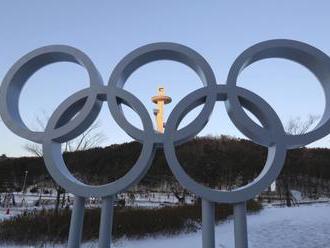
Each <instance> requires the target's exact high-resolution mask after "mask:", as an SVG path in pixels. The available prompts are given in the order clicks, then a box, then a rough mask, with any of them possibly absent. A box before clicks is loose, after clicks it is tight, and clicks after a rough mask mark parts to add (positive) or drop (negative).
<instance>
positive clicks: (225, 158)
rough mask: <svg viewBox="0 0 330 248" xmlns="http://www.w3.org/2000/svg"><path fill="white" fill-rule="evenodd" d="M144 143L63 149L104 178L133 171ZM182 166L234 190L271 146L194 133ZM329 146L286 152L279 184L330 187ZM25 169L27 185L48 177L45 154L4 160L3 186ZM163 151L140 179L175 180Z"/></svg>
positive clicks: (78, 169)
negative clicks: (44, 160)
mask: <svg viewBox="0 0 330 248" xmlns="http://www.w3.org/2000/svg"><path fill="white" fill-rule="evenodd" d="M141 148H142V145H141V144H139V143H137V142H130V143H124V144H120V145H111V146H109V147H106V148H94V149H90V150H87V151H79V152H73V153H65V154H64V160H65V161H66V163H67V165H68V168H69V170H70V171H71V172H72V173H73V174H74V175H75V176H76V177H77V178H79V179H80V180H81V181H83V182H86V183H87V182H88V183H89V184H103V183H107V182H111V181H114V180H116V179H117V178H119V177H121V176H123V175H124V174H125V173H127V172H128V171H129V169H130V168H131V167H132V165H133V164H134V163H135V161H136V160H137V158H138V156H139V154H140V151H141ZM177 156H178V158H179V161H180V162H181V164H182V166H183V167H184V169H185V170H186V171H187V172H188V174H189V175H190V176H191V177H193V178H194V179H195V180H197V181H199V182H201V183H203V184H207V185H209V186H212V187H216V188H219V189H220V188H221V189H226V190H231V189H233V188H235V187H238V186H241V185H244V184H246V183H248V182H250V181H251V180H253V179H254V178H255V177H256V176H257V175H258V174H259V173H260V171H261V170H262V168H263V166H264V163H265V160H266V156H267V149H266V148H264V147H262V146H259V145H255V144H254V143H252V142H250V141H247V140H244V139H236V138H231V137H227V136H221V137H204V138H196V139H194V140H192V141H190V142H188V143H186V144H184V145H181V146H179V147H177ZM329 162H330V150H329V149H325V148H322V149H321V148H313V149H311V148H301V149H295V150H291V151H289V152H288V156H287V159H286V163H285V165H284V169H283V170H282V172H281V175H280V177H279V179H278V185H279V186H280V187H283V188H285V187H287V186H288V184H289V185H290V188H295V189H299V190H302V191H303V193H306V194H309V193H310V194H328V193H329V192H330V184H329V182H330V166H329ZM25 171H28V176H27V179H26V184H27V185H32V184H36V183H40V182H45V181H49V180H50V176H49V175H48V173H47V171H46V167H45V165H44V162H43V159H42V158H34V157H22V158H8V159H4V160H2V161H0V191H12V190H16V191H20V190H21V189H22V185H23V181H24V176H25ZM173 181H174V178H173V175H172V173H171V171H170V170H169V167H168V165H167V162H166V159H165V156H164V153H163V151H162V150H161V149H160V150H158V151H157V152H156V155H155V158H154V161H153V164H152V166H151V169H150V170H149V171H148V173H147V175H146V176H145V178H144V179H143V180H142V181H141V183H140V185H145V186H153V187H157V186H161V185H163V184H164V183H169V182H173Z"/></svg>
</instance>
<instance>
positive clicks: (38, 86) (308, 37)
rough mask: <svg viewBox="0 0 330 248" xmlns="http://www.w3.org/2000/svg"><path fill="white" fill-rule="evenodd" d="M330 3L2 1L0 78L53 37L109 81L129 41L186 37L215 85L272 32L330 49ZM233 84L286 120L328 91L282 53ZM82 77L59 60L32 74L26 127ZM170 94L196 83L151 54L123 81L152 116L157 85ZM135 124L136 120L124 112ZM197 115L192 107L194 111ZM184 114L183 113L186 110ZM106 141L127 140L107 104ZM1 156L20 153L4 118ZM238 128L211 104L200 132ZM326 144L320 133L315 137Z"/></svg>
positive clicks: (320, 101)
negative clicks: (153, 59) (84, 56)
mask: <svg viewBox="0 0 330 248" xmlns="http://www.w3.org/2000/svg"><path fill="white" fill-rule="evenodd" d="M329 9H330V2H329V1H326V0H324V1H303V0H290V1H278V0H276V1H219V0H213V1H210V0H208V1H194V0H189V1H188V0H180V1H177V0H176V1H174V0H166V1H157V0H150V1H144V0H139V1H132V0H131V1H127V0H121V1H109V0H108V1H95V0H94V1H87V0H84V1H68V0H62V1H59V0H58V1H44V0H40V1H34V0H29V1H14V0H4V1H1V2H0V10H1V12H0V80H1V79H2V78H3V77H4V76H5V74H6V72H7V71H8V69H9V68H10V67H11V66H12V64H13V63H14V62H15V61H16V60H17V59H19V58H20V57H21V56H23V55H24V54H25V53H27V52H30V51H31V50H33V49H35V48H38V47H40V46H44V45H49V44H66V45H71V46H74V47H77V48H79V49H81V50H82V51H84V52H85V53H87V54H88V55H89V56H90V58H91V59H92V60H93V61H94V63H95V64H96V66H97V68H98V69H99V71H100V73H101V74H102V76H103V78H104V81H105V83H107V80H108V78H109V75H110V73H111V71H112V70H113V68H114V66H115V65H116V63H118V62H119V60H120V59H121V58H123V57H124V56H125V55H126V54H127V53H129V52H130V51H132V50H133V49H135V48H137V47H139V46H141V45H144V44H147V43H152V42H160V41H170V42H177V43H181V44H184V45H187V46H189V47H191V48H193V49H195V50H196V51H197V52H199V53H200V54H201V55H202V56H204V57H205V58H206V59H207V60H208V62H209V63H210V65H211V66H212V68H213V70H214V72H215V75H216V77H217V80H218V83H224V81H225V79H226V76H227V73H228V70H229V68H230V65H231V64H232V62H233V61H234V59H235V58H236V57H237V56H238V55H239V54H240V53H241V52H243V50H245V49H246V48H248V47H249V46H251V45H253V44H255V43H257V42H260V41H264V40H268V39H274V38H286V39H296V40H300V41H303V42H307V43H309V44H311V45H313V46H316V47H317V48H319V49H321V50H322V51H324V52H325V53H327V54H330V33H329V27H330V15H329ZM239 81H240V82H239V85H240V86H244V87H246V88H248V89H250V90H253V91H254V92H256V93H257V94H259V95H260V96H262V97H263V98H264V99H266V100H267V101H268V102H269V103H270V104H271V105H272V106H273V108H274V109H275V110H276V111H277V112H278V114H279V116H280V117H281V119H282V121H283V123H284V124H285V123H286V122H287V121H288V120H289V119H290V118H294V117H301V118H305V117H306V116H307V115H309V114H315V115H320V114H322V112H323V108H324V97H323V93H322V90H321V87H320V85H319V83H318V82H317V81H316V79H315V78H314V76H313V75H312V74H311V73H310V72H309V71H307V70H306V69H304V68H302V67H301V66H300V65H297V64H294V63H292V62H289V61H285V60H265V61H262V62H258V63H256V64H254V65H252V66H251V67H249V69H247V70H246V71H244V73H243V74H242V76H241V77H240V78H239ZM87 85H88V77H87V74H86V72H85V71H84V70H83V69H82V68H80V67H79V66H77V65H73V64H68V63H58V64H54V65H51V66H48V67H46V68H43V69H42V70H40V71H39V72H37V73H36V74H35V75H34V76H33V77H31V79H30V80H29V82H28V83H27V86H26V87H25V88H24V90H23V93H22V99H21V102H20V109H21V113H22V116H23V119H24V121H25V122H26V123H27V125H29V126H31V127H35V126H36V124H35V119H36V118H37V116H42V115H43V112H45V113H46V114H47V115H50V114H51V113H52V111H53V110H54V109H55V108H56V106H57V105H58V104H59V103H60V102H61V101H63V100H64V99H65V98H67V97H68V96H69V95H71V94H72V93H73V92H75V91H77V90H79V89H81V88H83V87H85V86H87ZM159 85H162V86H165V88H166V91H167V93H168V94H169V95H170V96H172V98H173V103H172V104H171V105H169V106H168V107H167V108H166V110H167V111H166V114H167V116H168V114H169V112H170V110H171V109H172V108H173V107H174V106H175V104H176V102H178V101H179V100H180V99H181V98H182V97H183V96H185V95H187V94H188V93H189V92H191V91H192V90H194V89H197V88H199V87H200V86H201V84H200V83H199V80H198V78H197V76H196V75H195V74H194V73H193V72H192V71H191V70H190V69H188V68H186V67H185V66H183V65H180V64H177V63H173V62H166V61H165V62H157V63H152V64H149V65H146V66H145V67H143V68H141V69H139V70H138V71H136V72H135V73H134V75H133V76H132V77H131V78H129V80H128V82H127V85H126V87H125V88H126V89H127V90H129V91H131V92H135V93H136V95H137V96H138V97H139V98H140V99H141V100H142V101H143V102H144V103H145V104H146V106H147V108H148V110H149V111H150V114H152V109H153V105H152V103H151V102H150V97H151V96H152V95H154V94H155V93H156V89H157V86H159ZM127 115H128V118H129V119H130V120H131V121H132V122H134V123H136V122H138V118H136V116H135V115H133V114H131V113H130V112H128V114H127ZM192 115H193V114H192ZM192 115H190V117H189V116H188V118H187V121H189V118H191V117H192ZM99 120H100V122H101V124H102V130H103V131H104V133H105V135H106V137H107V140H106V142H105V143H104V144H102V145H103V146H104V145H107V144H111V143H121V142H124V141H129V140H131V139H130V138H129V137H128V136H127V135H126V134H125V133H124V132H123V131H122V130H121V129H120V128H119V127H118V126H117V125H116V124H115V122H114V121H113V120H112V118H111V116H110V115H109V111H108V109H107V106H106V105H104V106H103V110H102V113H101V115H100V117H99ZM137 125H138V124H137ZM0 134H1V136H0V154H2V153H5V154H7V155H8V156H20V155H26V154H27V153H26V152H25V151H24V149H23V145H24V144H25V143H26V141H25V140H23V139H21V138H18V137H17V136H16V135H14V134H12V133H11V132H10V131H9V130H8V129H7V128H6V127H5V126H4V125H3V123H0ZM206 134H213V135H219V134H229V135H233V136H238V137H241V134H240V133H239V132H238V131H237V130H236V129H235V127H234V126H233V125H232V124H231V122H230V121H229V119H228V117H227V114H226V113H225V111H224V107H223V104H222V103H219V104H217V107H216V109H215V113H214V114H213V116H212V118H211V120H210V123H209V124H208V125H207V127H206V128H205V129H204V130H203V132H202V133H201V135H206ZM313 145H314V146H329V145H330V138H329V137H326V138H324V139H322V140H321V141H319V142H317V143H315V144H313Z"/></svg>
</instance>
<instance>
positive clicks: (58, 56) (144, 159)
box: [0, 39, 330, 203]
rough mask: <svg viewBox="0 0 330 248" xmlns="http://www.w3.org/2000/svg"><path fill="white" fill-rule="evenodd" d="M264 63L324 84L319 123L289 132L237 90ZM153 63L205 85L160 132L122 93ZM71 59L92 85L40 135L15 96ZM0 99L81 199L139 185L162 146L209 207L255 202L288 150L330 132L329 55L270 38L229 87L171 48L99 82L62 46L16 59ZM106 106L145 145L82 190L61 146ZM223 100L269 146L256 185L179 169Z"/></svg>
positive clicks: (151, 49)
mask: <svg viewBox="0 0 330 248" xmlns="http://www.w3.org/2000/svg"><path fill="white" fill-rule="evenodd" d="M266 58H285V59H289V60H292V61H294V62H297V63H299V64H301V65H303V66H305V67H306V68H308V69H309V70H310V71H311V72H312V73H313V74H314V75H315V76H316V77H317V79H318V80H319V82H320V83H321V84H322V86H323V90H324V93H325V99H326V107H325V110H324V113H323V116H322V118H321V120H320V122H319V123H318V125H317V126H316V127H315V128H314V129H313V130H312V131H310V132H308V133H306V134H302V135H289V134H286V132H285V131H284V128H283V125H282V123H281V120H280V119H279V117H278V115H277V114H276V112H275V111H274V110H273V109H272V107H271V106H270V105H269V104H268V103H267V102H266V101H265V100H263V99H262V98H261V97H260V96H258V95H256V94H254V93H253V92H251V91H249V90H247V89H244V88H241V87H239V86H237V85H236V84H237V80H238V77H239V74H240V73H241V72H242V71H243V70H244V69H245V68H246V67H247V66H249V65H250V64H252V63H254V62H256V61H259V60H262V59H266ZM157 60H172V61H177V62H180V63H183V64H185V65H187V66H189V67H190V68H191V69H193V70H194V71H195V72H196V73H197V74H198V76H199V78H200V80H201V82H202V83H203V87H201V88H200V89H197V90H196V91H194V92H192V93H190V94H189V95H187V96H186V97H184V98H183V99H182V100H181V101H180V102H179V103H178V104H177V105H176V106H175V108H174V109H173V111H172V112H171V114H170V115H169V118H168V120H167V123H166V128H165V132H164V134H160V133H157V132H155V131H154V128H153V124H152V120H151V118H150V116H149V114H148V111H147V109H146V108H145V106H144V105H143V104H142V102H141V101H140V100H139V99H138V98H137V97H135V96H134V95H133V94H131V93H130V92H128V91H126V90H124V89H123V86H124V84H125V82H126V80H127V79H128V77H129V76H130V75H131V74H132V73H133V72H134V71H135V70H137V69H138V68H139V67H141V66H143V65H145V64H147V63H149V62H152V61H157ZM61 61H66V62H73V63H76V64H79V65H81V66H82V67H84V68H85V69H86V70H87V72H88V75H89V79H90V87H88V88H85V89H82V90H80V91H78V92H77V93H75V94H73V95H71V96H70V97H68V98H67V99H66V100H65V101H64V102H62V103H61V104H60V105H59V106H58V107H57V108H56V110H55V111H54V113H53V114H52V115H51V117H50V119H49V121H48V123H47V125H46V128H45V130H44V131H43V132H34V131H31V130H30V129H28V128H27V127H26V125H25V124H24V122H23V121H22V119H21V116H20V113H19V109H18V102H19V96H20V92H21V90H22V88H23V86H24V85H25V83H26V82H27V80H28V79H29V77H30V76H31V75H33V74H34V73H35V72H36V71H37V70H39V69H40V68H42V67H43V66H46V65H48V64H51V63H54V62H61ZM0 90H1V93H0V94H1V95H0V114H1V117H2V119H3V121H4V123H5V124H6V126H7V127H8V128H9V129H10V130H11V131H12V132H14V133H15V134H17V135H18V136H20V137H22V138H25V139H28V140H30V141H33V142H36V143H39V144H42V148H43V154H44V160H45V164H46V167H47V170H48V172H49V173H50V175H51V176H52V177H53V179H54V180H55V181H56V182H57V183H58V184H59V185H61V186H62V187H63V188H65V189H66V190H67V191H68V192H71V193H73V194H75V195H77V196H80V197H90V196H96V197H107V196H111V195H114V194H116V193H119V192H122V191H124V190H125V189H127V188H128V187H130V186H132V185H134V184H136V183H137V182H138V181H139V180H140V179H141V178H142V177H143V176H144V175H145V174H146V172H147V171H148V169H149V167H150V165H151V162H152V160H153V156H154V153H155V150H156V149H157V147H163V149H164V152H165V156H166V159H167V162H168V164H169V166H170V169H171V170H172V172H173V173H174V175H175V177H176V179H177V180H178V181H179V182H180V183H181V184H182V185H183V186H184V187H185V188H187V189H188V190H190V191H191V192H193V193H195V194H196V195H198V196H200V197H202V198H203V199H206V200H208V201H211V202H223V203H239V202H244V201H246V200H248V199H251V198H253V197H255V195H257V194H259V193H260V192H262V191H263V190H264V189H265V188H266V187H267V186H268V185H270V184H271V183H272V182H273V181H274V180H275V179H276V178H277V176H278V175H279V173H280V171H281V169H282V167H283V164H284V161H285V157H286V152H287V150H288V149H292V148H298V147H301V146H304V145H307V144H309V143H311V142H314V141H316V140H318V139H320V138H322V137H324V136H326V135H328V134H329V133H330V58H329V57H328V55H326V54H325V53H323V52H322V51H320V50H318V49H317V48H315V47H312V46H310V45H308V44H305V43H302V42H298V41H294V40H283V39H282V40H269V41H265V42H261V43H258V44H256V45H254V46H252V47H250V48H248V49H247V50H245V51H244V52H243V53H242V54H240V55H239V56H238V58H237V59H236V60H235V62H234V63H233V65H232V66H231V68H230V71H229V73H228V77H227V82H226V84H218V83H217V81H216V78H215V75H214V73H213V71H212V69H211V67H210V65H209V64H208V63H207V61H206V60H205V59H204V58H203V57H202V56H201V55H200V54H198V53H197V52H195V51H194V50H192V49H190V48H188V47H186V46H183V45H180V44H175V43H154V44H149V45H146V46H142V47H140V48H138V49H136V50H134V51H132V52H131V53H129V54H128V55H127V56H125V57H124V58H123V59H122V60H121V61H120V62H119V63H118V65H117V66H116V67H115V69H114V70H113V72H112V74H111V76H110V79H109V81H108V85H106V86H105V85H104V83H103V80H102V77H101V76H100V74H99V72H98V70H97V69H96V67H95V65H94V64H93V62H92V61H91V59H90V58H89V57H88V56H87V55H86V54H84V53H83V52H81V51H80V50H78V49H76V48H73V47H70V46H64V45H52V46H46V47H42V48H39V49H36V50H34V51H32V52H30V53H28V54H26V55H25V56H23V57H22V58H21V59H19V60H18V61H17V62H16V63H15V64H14V65H13V66H12V67H11V69H10V70H9V71H8V73H7V74H6V76H5V78H4V80H3V82H2V85H1V88H0ZM104 101H106V102H107V103H108V106H109V109H110V112H111V114H112V116H113V118H114V119H115V121H116V122H117V123H118V125H119V126H120V127H121V128H122V129H123V130H124V131H125V132H126V133H127V134H128V135H130V136H131V137H132V138H133V139H135V140H137V141H139V142H141V143H142V145H143V147H142V151H141V154H140V155H139V157H138V159H137V161H136V163H135V164H134V166H133V167H132V169H131V170H130V171H129V172H128V173H127V174H126V175H124V176H123V177H121V178H120V179H118V180H116V181H114V182H111V183H108V184H105V185H100V186H94V185H87V184H84V183H82V182H80V181H79V180H78V179H76V178H75V177H74V176H73V175H72V174H71V173H70V172H69V170H68V169H67V167H66V165H65V162H64V160H63V157H62V153H61V143H63V142H66V141H69V140H71V139H73V138H75V137H77V136H79V135H80V134H82V133H83V132H84V131H85V130H86V129H87V128H88V127H89V126H90V125H91V124H92V123H93V121H94V120H95V119H96V118H97V116H98V114H99V112H100V110H101V107H102V103H103V102H104ZM217 101H223V102H224V103H225V106H226V110H227V112H228V114H229V117H230V119H231V120H232V122H233V123H234V125H235V126H236V127H237V128H238V129H239V130H240V131H241V132H242V133H243V134H244V135H246V136H247V137H248V138H249V139H251V140H252V141H253V142H255V143H257V144H260V145H262V146H265V147H267V148H268V155H267V160H266V163H265V166H264V169H263V170H262V172H261V173H260V175H259V176H258V177H257V178H255V180H254V181H252V182H250V183H249V184H247V185H245V186H243V187H240V188H238V189H235V190H233V191H230V192H227V191H220V190H217V189H211V188H208V187H206V186H204V185H201V184H199V183H197V182H196V181H194V180H193V179H192V178H191V177H190V176H189V175H188V174H187V173H186V172H185V171H184V169H183V168H182V166H181V165H180V163H179V161H178V159H177V157H176V154H175V146H176V145H178V144H182V143H184V142H186V141H187V140H189V139H191V138H193V137H194V136H195V135H197V134H198V133H199V132H200V131H201V130H202V129H203V127H204V126H205V125H206V124H207V122H208V119H209V117H210V115H211V113H212V111H213V108H214V106H215V103H216V102H217ZM122 104H125V105H127V106H129V107H130V108H132V109H133V110H134V111H135V112H136V113H137V114H138V115H139V116H140V118H141V120H142V124H143V130H140V129H138V128H136V127H135V126H133V125H132V124H131V123H130V122H128V120H127V119H126V118H125V116H124V114H123V111H122V108H121V106H122ZM199 105H203V108H202V110H201V112H200V113H199V114H198V116H197V117H196V118H195V119H194V120H193V121H192V122H191V123H190V124H188V125H187V126H186V127H184V128H182V129H180V130H178V126H179V124H180V122H181V120H182V119H183V118H184V116H185V115H186V114H187V113H188V112H189V111H191V110H192V109H194V108H195V107H196V106H199ZM243 108H245V109H247V110H249V111H250V112H251V113H253V114H254V115H255V116H256V117H257V119H258V120H259V121H260V123H261V124H262V126H260V125H259V124H257V123H255V122H254V121H253V120H252V119H251V118H250V117H249V116H248V115H247V114H246V112H245V111H244V109H243Z"/></svg>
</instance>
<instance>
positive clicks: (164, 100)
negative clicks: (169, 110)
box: [151, 87, 172, 133]
mask: <svg viewBox="0 0 330 248" xmlns="http://www.w3.org/2000/svg"><path fill="white" fill-rule="evenodd" d="M151 101H152V102H153V103H155V104H157V108H156V109H154V115H155V117H156V125H157V131H158V132H160V133H163V132H164V126H165V124H164V104H168V103H170V102H171V101H172V98H171V97H169V96H165V89H164V87H159V88H158V95H157V96H153V97H152V98H151Z"/></svg>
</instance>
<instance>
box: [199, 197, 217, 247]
mask: <svg viewBox="0 0 330 248" xmlns="http://www.w3.org/2000/svg"><path fill="white" fill-rule="evenodd" d="M214 205H215V204H214V202H209V201H207V200H205V199H202V241H203V248H214V247H215V238H214V226H215V208H214Z"/></svg>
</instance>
